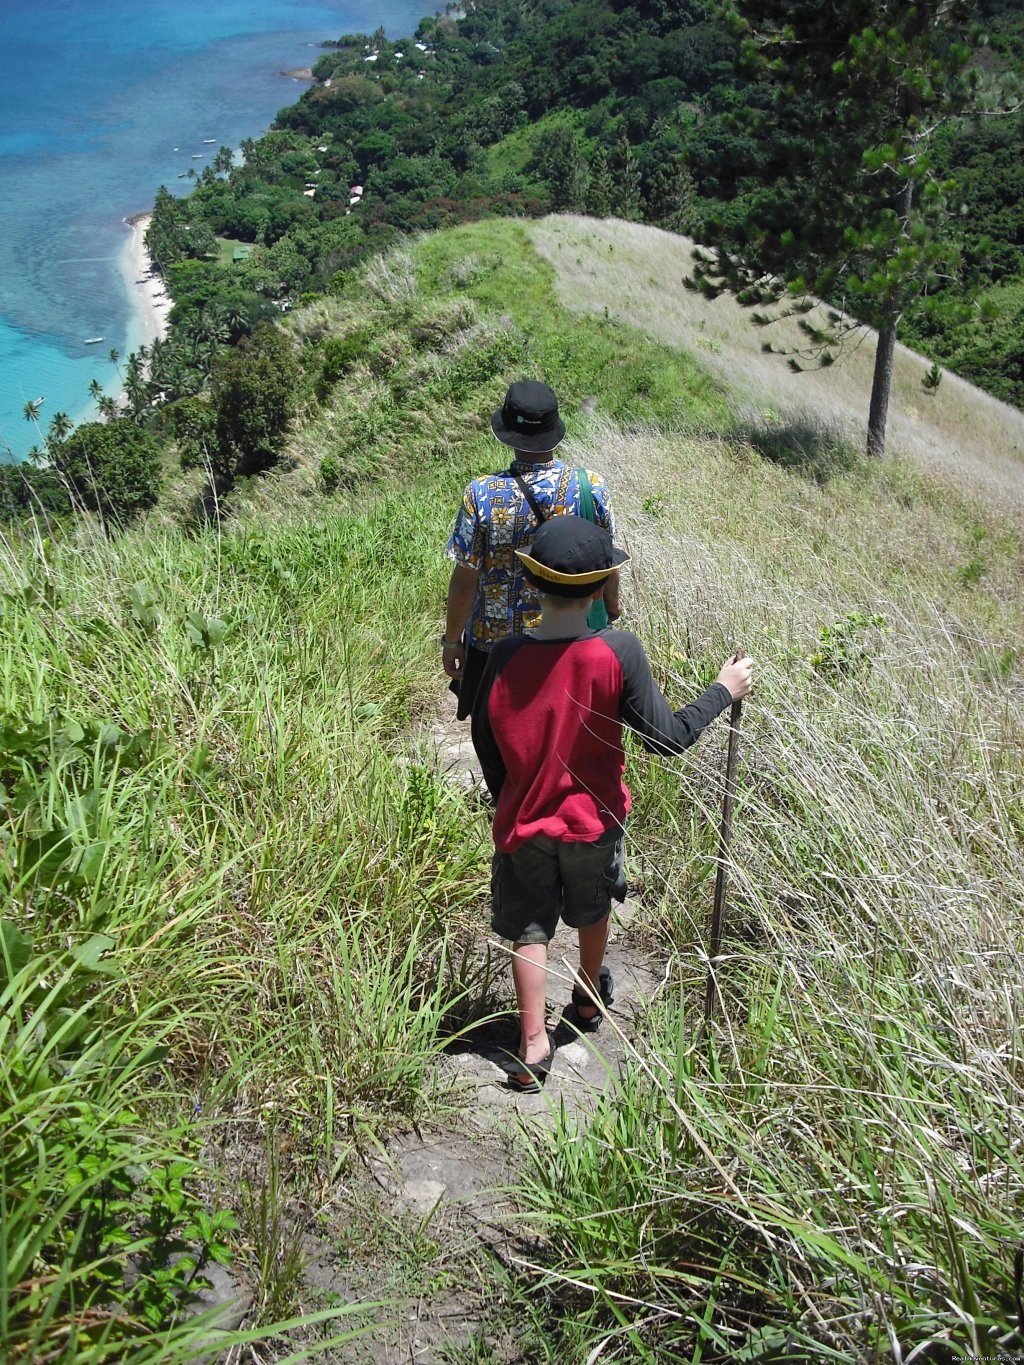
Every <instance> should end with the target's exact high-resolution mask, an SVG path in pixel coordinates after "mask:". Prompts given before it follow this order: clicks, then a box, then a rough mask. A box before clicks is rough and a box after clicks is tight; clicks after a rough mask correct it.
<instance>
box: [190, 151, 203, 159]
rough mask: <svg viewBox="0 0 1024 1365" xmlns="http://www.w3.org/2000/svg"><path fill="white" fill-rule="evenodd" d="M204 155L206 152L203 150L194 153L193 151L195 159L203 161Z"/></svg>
mask: <svg viewBox="0 0 1024 1365" xmlns="http://www.w3.org/2000/svg"><path fill="white" fill-rule="evenodd" d="M203 156H204V153H203V152H193V153H192V160H193V161H202V159H203Z"/></svg>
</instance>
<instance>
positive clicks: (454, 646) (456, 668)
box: [441, 564, 480, 678]
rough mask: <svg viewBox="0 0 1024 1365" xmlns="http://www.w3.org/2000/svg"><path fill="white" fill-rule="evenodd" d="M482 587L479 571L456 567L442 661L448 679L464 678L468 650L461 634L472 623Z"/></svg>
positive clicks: (442, 649)
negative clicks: (475, 604) (474, 605)
mask: <svg viewBox="0 0 1024 1365" xmlns="http://www.w3.org/2000/svg"><path fill="white" fill-rule="evenodd" d="M479 586H480V570H479V569H471V568H470V567H469V565H468V564H456V565H455V566H454V568H453V569H452V576H451V578H450V579H449V581H448V610H447V613H446V615H445V623H444V642H443V643H442V645H441V662H442V663H443V664H444V671H445V672H446V673H447V674H448V676H449V678H461V677H462V674H463V671H464V670H465V667H466V647H465V645H464V644H463V643H462V633H463V631H464V630H465V629H466V626H467V625H468V624H469V618H470V616H471V614H472V611H473V603H474V602H475V601H476V594H477V589H478V587H479Z"/></svg>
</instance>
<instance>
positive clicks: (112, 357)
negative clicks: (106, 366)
mask: <svg viewBox="0 0 1024 1365" xmlns="http://www.w3.org/2000/svg"><path fill="white" fill-rule="evenodd" d="M107 359H108V360H109V361H110V363H111V365H113V367H114V369H115V370H117V377H118V379H120V377H121V371H120V369H119V368H118V364H117V362H118V361H119V360H120V359H121V352H120V351H117V350H110V351H108V352H107Z"/></svg>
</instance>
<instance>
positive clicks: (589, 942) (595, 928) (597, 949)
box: [576, 914, 611, 1019]
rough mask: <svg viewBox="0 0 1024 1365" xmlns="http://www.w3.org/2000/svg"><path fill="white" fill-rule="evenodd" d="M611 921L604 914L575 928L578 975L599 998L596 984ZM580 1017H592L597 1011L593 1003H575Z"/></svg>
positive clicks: (599, 993) (609, 917)
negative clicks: (578, 957)
mask: <svg viewBox="0 0 1024 1365" xmlns="http://www.w3.org/2000/svg"><path fill="white" fill-rule="evenodd" d="M610 922H611V915H610V914H607V915H605V917H604V919H602V920H598V922H597V923H596V924H586V925H584V926H583V928H581V929H577V931H576V932H577V933H578V934H579V939H580V976H581V977H582V978H583V982H584V984H585V985H586V986H588V987H589V988H590V990H592V991H593V992H594V994H595V995H596V996H597V998H598V999H599V1000H600V998H601V990H600V987H599V985H598V976H599V975H600V972H601V964H602V963H603V962H604V950H605V945H606V944H607V942H608V925H609V923H610ZM576 1008H577V1009H578V1010H579V1012H580V1018H581V1019H593V1018H594V1017H595V1015H597V1014H598V1013H599V1011H598V1009H597V1007H596V1006H595V1005H590V1004H587V1005H577V1007H576Z"/></svg>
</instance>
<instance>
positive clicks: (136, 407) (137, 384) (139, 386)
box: [124, 373, 149, 417]
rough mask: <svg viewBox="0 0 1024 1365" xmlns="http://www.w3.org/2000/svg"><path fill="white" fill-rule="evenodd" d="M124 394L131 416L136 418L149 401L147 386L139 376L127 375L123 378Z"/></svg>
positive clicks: (136, 374)
mask: <svg viewBox="0 0 1024 1365" xmlns="http://www.w3.org/2000/svg"><path fill="white" fill-rule="evenodd" d="M124 392H125V397H126V398H127V399H128V406H129V408H130V409H131V413H132V416H133V417H137V416H138V415H139V413H140V412H142V410H143V408H144V407H145V406H146V403H147V401H148V399H149V385H148V384H147V383H146V381H145V380H144V379H143V378H142V375H141V374H138V373H133V374H129V375H127V376H126V377H125V381H124Z"/></svg>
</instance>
